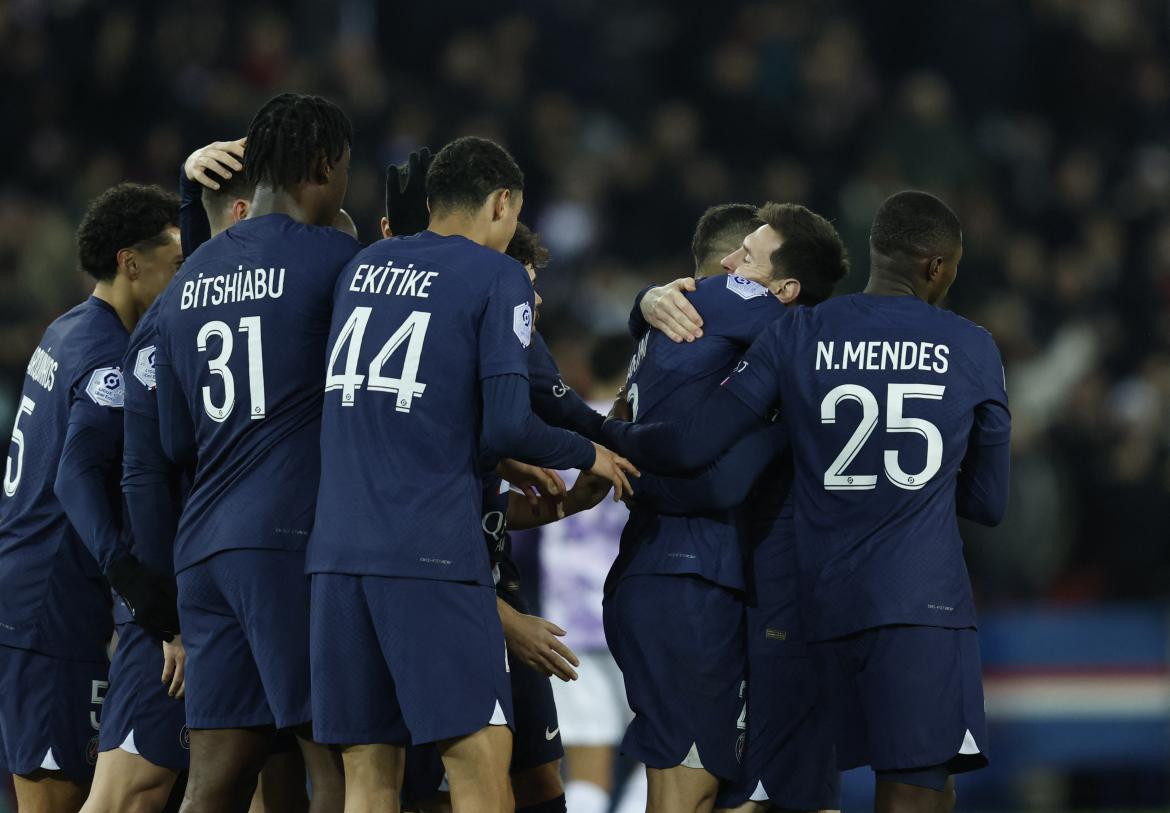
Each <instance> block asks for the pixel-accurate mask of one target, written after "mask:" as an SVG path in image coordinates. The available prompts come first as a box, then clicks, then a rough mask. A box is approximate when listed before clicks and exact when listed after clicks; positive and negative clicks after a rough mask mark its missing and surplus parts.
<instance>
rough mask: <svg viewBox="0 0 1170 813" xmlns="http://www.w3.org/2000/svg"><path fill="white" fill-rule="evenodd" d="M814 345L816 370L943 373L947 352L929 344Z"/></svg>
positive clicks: (818, 343) (864, 343) (868, 343)
mask: <svg viewBox="0 0 1170 813" xmlns="http://www.w3.org/2000/svg"><path fill="white" fill-rule="evenodd" d="M836 345H837V343H836V342H817V369H818V370H921V371H922V372H924V373H929V372H935V373H945V372H946V371H947V369H948V368H949V367H950V360H949V356H950V354H951V349H950V348H949V347H947V346H946V345H945V344H934V343H932V342H842V343H841V345H842V347H841V354H840V356H838V355H837V353H836V351H837V347H836Z"/></svg>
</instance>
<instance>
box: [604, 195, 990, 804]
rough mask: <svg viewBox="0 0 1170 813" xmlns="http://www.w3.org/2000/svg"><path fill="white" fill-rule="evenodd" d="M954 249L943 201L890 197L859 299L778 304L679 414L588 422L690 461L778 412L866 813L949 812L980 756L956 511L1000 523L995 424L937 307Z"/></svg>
mask: <svg viewBox="0 0 1170 813" xmlns="http://www.w3.org/2000/svg"><path fill="white" fill-rule="evenodd" d="M962 252H963V248H962V239H961V231H960V230H959V227H958V218H957V217H956V216H955V214H954V212H952V211H951V210H950V208H949V207H947V206H946V204H944V203H943V202H942V201H940V200H939V199H938V198H935V197H934V196H932V195H928V194H926V193H924V192H914V191H910V192H900V193H898V194H896V195H893V196H891V197H890V198H889V199H887V201H886V202H885V203H883V204H882V206H881V207H880V208H879V209H878V211H877V213H876V215H875V216H874V223H873V227H872V229H871V241H870V277H869V283H868V285H867V286H866V289H865V291H864V292H863V293H860V294H853V295H849V296H843V297H838V298H836V299H833V300H831V301H830V302H827V303H825V304H823V305H820V306H819V307H817V308H808V309H806V308H798V309H795V310H791V311H789V312H788V313H786V314H785V315H784V317H783V318H781V319H779V320H777V321H776V322H775V323H773V324H772V325H771V326H770V327H769V328H768V330H767V331H766V332H765V333H764V334H763V335H761V337H760V338H759V339H758V340H757V341H756V342H755V344H754V345H753V346H752V348H751V350H750V351H749V352H748V353H747V355H746V356H745V357H744V359H743V361H742V362H741V363H740V364H739V365H737V367H736V369H735V371H734V372H733V373H732V375H731V376H730V378H729V379H728V381H727V382H726V383H725V384H724V386H722V387H721V388H720V389H719V391H718V392H716V393H715V394H714V395H713V396H712V397H711V398H709V399H708V400H707V401H706V402H705V403H703V404H702V405H700V407H699V408H698V409H697V410H696V411H695V414H694V416H693V417H692V418H691V419H689V420H687V421H680V422H676V423H673V424H672V423H658V424H649V425H643V426H631V425H628V424H623V423H621V422H616V421H615V422H607V425H606V427H605V430H604V433H605V435H606V437H607V438H609V439H610V440H611V442H612V443H613V444H615V445H616V446H617V447H618V448H620V449H623V450H625V451H627V452H628V453H630V454H631V456H632V457H633V458H634V459H635V460H639V461H641V462H642V463H644V464H647V465H654V466H657V467H659V468H660V469H672V468H677V469H690V468H695V467H698V466H702V465H705V464H706V463H707V462H709V461H710V460H712V459H713V458H714V457H715V456H716V455H718V454H719V452H720V451H721V450H723V449H724V448H726V447H727V446H728V445H729V444H730V442H731V441H733V440H734V439H736V438H738V437H741V436H742V435H744V434H745V433H747V432H749V431H752V430H753V429H754V428H759V427H762V426H765V425H766V423H767V421H768V420H769V419H770V418H771V417H772V415H773V414H774V409H775V408H776V407H777V406H781V407H782V408H781V411H780V415H781V419H782V420H783V421H784V424H785V425H786V427H787V428H788V430H789V437H790V442H791V444H792V448H793V453H794V458H795V479H794V488H793V493H794V505H795V520H796V529H797V550H798V560H799V565H800V588H801V594H802V598H803V600H804V606H803V611H804V613H803V614H804V620H805V623H806V628H807V633H808V638H809V640H810V641H811V642H813V651H814V655H815V657H816V658H817V659H818V661H819V662H820V663H821V672H822V673H823V675H824V680H825V689H826V695H827V696H828V697H829V698H831V701H832V704H833V708H834V713H835V717H836V719H837V724H838V732H837V749H838V764H839V766H840V767H841V768H842V769H847V768H853V767H857V766H859V765H866V764H868V765H870V766H871V767H872V768H873V770H874V772H875V774H876V780H877V791H876V803H875V806H876V809H877V810H879V811H893V810H899V811H906V810H910V811H936V810H949V809H951V808H952V807H953V805H954V780H953V778H952V775H953V774H955V773H960V772H962V771H966V770H972V769H976V768H980V767H982V766H984V765H986V763H987V759H986V756H985V755H984V749H985V748H986V728H985V723H984V717H983V691H982V685H981V678H980V674H979V646H978V640H977V637H976V633H975V624H976V618H975V608H974V600H973V597H972V595H971V585H970V580H969V578H968V576H967V571H966V565H965V563H964V561H963V552H962V540H961V539H960V537H959V532H958V522H957V517H958V516H962V517H966V518H968V519H972V520H974V521H976V522H981V523H983V524H989V525H994V524H996V523H998V522H999V520H1000V519H1001V518H1002V515H1003V511H1004V507H1005V505H1006V500H1007V486H1008V463H1009V448H1008V443H1009V437H1010V415H1009V413H1008V410H1007V395H1006V393H1005V392H1004V381H1003V367H1002V364H1001V362H1000V357H999V351H998V350H997V348H996V346H995V342H994V340H993V339H992V337H991V335H990V334H989V333H988V332H987V331H986V330H983V329H982V328H980V327H978V326H977V325H974V324H972V323H970V322H968V321H966V320H964V319H961V318H960V317H958V316H955V315H954V314H952V313H950V312H948V311H945V310H942V309H940V308H938V307H936V305H937V303H939V302H940V301H941V300H942V299H943V298H944V297H945V295H946V293H947V291H948V289H949V288H950V286H951V283H952V282H953V281H954V279H955V275H956V273H957V269H958V264H959V260H960V258H961V256H962Z"/></svg>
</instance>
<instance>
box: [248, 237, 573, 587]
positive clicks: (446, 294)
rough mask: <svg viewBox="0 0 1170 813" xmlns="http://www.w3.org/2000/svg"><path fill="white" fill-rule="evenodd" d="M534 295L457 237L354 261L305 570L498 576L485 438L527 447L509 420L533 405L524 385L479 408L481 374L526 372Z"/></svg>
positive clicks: (332, 373)
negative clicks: (487, 518) (491, 556)
mask: <svg viewBox="0 0 1170 813" xmlns="http://www.w3.org/2000/svg"><path fill="white" fill-rule="evenodd" d="M233 231H234V229H233ZM532 302H533V293H532V285H531V283H530V282H529V280H528V275H527V274H526V273H525V271H524V268H523V267H522V266H521V265H520V264H519V263H517V262H516V261H515V260H513V259H511V258H510V257H507V256H505V255H503V254H500V253H499V252H497V251H493V250H492V249H490V248H487V247H485V246H481V245H479V244H477V243H474V242H472V241H470V240H468V239H466V238H464V237H459V236H450V237H440V236H439V235H436V234H435V233H433V232H430V231H424V232H421V233H420V234H417V235H414V236H411V237H399V238H394V239H391V240H382V241H380V242H378V243H375V244H374V245H372V246H370V247H369V248H366V249H365V250H363V251H362V252H361V253H359V254H358V255H357V256H356V257H354V258H353V260H352V261H351V262H350V263H349V264H348V265H347V266H346V268H345V270H344V272H342V274H341V275H340V278H339V279H338V282H337V286H336V291H335V297H334V311H333V325H332V329H331V332H330V338H329V342H328V348H329V351H328V356H327V359H328V362H329V363H328V378H327V380H326V392H325V399H324V400H325V406H324V413H323V420H322V429H321V446H320V448H321V461H322V470H321V490H320V495H319V500H318V504H317V518H316V523H315V525H314V527H313V535H312V539H311V541H310V543H309V551H308V567H309V572H312V573H321V572H332V573H364V574H378V575H383V576H405V577H411V578H426V579H444V580H452V581H473V582H476V583H479V584H482V585H485V586H490V585H491V584H492V581H491V567H490V564H489V560H488V556H487V550H486V549H485V546H484V545H483V543H482V541H481V540H482V538H483V537H482V530H481V527H480V523H481V520H482V509H483V504H482V499H481V495H482V482H481V472H482V461H481V449H480V447H481V443H480V440H481V434H482V435H483V437H484V439H485V440H488V441H494V442H496V443H498V444H500V445H508V444H513V443H519V444H521V445H523V444H524V443H526V442H527V441H526V440H525V439H523V438H519V437H517V436H516V431H515V427H516V426H520V425H528V421H530V420H531V419H530V418H526V417H525V416H527V415H529V414H530V413H531V407H530V406H529V396H528V390H527V387H526V386H519V392H513V393H512V395H513V398H511V399H508V401H509V405H505V406H502V407H501V405H497V404H488V405H487V408H489V409H491V410H492V411H493V414H492V415H485V414H484V409H485V403H484V398H485V391H486V390H485V386H484V384H483V383H482V382H484V381H486V380H488V379H491V378H493V377H502V378H509V379H512V381H511V382H505V384H510V385H511V386H512V387H513V388H515V387H516V386H518V385H519V384H522V383H523V382H522V381H521V380H520V379H521V378H523V379H527V377H528V353H527V346H528V344H529V343H530V340H531V328H532ZM390 377H394V378H393V380H389V379H390ZM411 377H413V378H414V379H415V381H414V382H408V381H407V379H409V378H411ZM517 401H518V402H522V406H521V403H518V402H517ZM497 407H501V409H502V410H506V411H507V412H508V414H500V415H496V414H495V411H496V408H497ZM503 422H506V423H508V424H509V427H508V429H507V430H506V431H503V432H501V433H500V435H499V436H497V435H496V431H497V430H498V429H499V428H500V427H499V424H500V423H503ZM482 423H486V424H488V426H485V427H483V431H482V432H481V424H482ZM575 442H579V443H584V442H583V441H581V440H580V439H576V441H575ZM586 445H587V444H586ZM495 451H496V452H497V453H505V454H512V453H513V452H514V451H515V450H514V449H508V448H499V449H496V450H495ZM529 451H531V452H532V453H534V454H535V453H537V452H540V453H542V454H543V453H544V452H545V451H547V449H546V450H537V449H531V450H529ZM572 462H573V463H574V464H578V465H584V464H585V463H586V462H587V461H585V460H580V459H575V460H573V461H572Z"/></svg>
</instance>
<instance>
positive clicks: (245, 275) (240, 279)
mask: <svg viewBox="0 0 1170 813" xmlns="http://www.w3.org/2000/svg"><path fill="white" fill-rule="evenodd" d="M283 293H284V269H283V268H249V269H247V270H245V269H244V266H242V265H241V266H240V267H239V269H238V270H236V271H232V272H230V273H227V274H216V275H215V276H213V277H204V276H203V273H202V272H200V274H199V276H198V277H197V278H196V279H189V280H187V281H186V282H184V283H183V296H182V301H181V302H180V303H179V309H180V310H187V309H188V308H205V307H207V306H208V305H226V304H228V303H231V302H247V301H248V300H252V299H279V298H280V296H281V294H283Z"/></svg>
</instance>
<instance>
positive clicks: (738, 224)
mask: <svg viewBox="0 0 1170 813" xmlns="http://www.w3.org/2000/svg"><path fill="white" fill-rule="evenodd" d="M762 225H764V222H763V221H762V220H760V216H759V210H758V209H756V207H755V206H752V205H751V204H750V203H721V204H719V205H718V206H712V207H710V208H709V209H707V211H705V212H703V216H702V217H700V218H699V222H698V223H696V224H695V236H694V237H692V238H691V254H692V255H693V256H694V258H695V270H696V271H698V270H699V269H700V268H701V267H702V266H703V265H704V264H706V263H707V262H708V261H710V260H722V259H723V258H724V257H726V256H727V255H728V254H730V253H731V252H733V251H735V250H736V249H737V248H739V246H740V243H742V242H743V238H744V237H745V236H747V235H749V234H751V233H752V232H754V231H755V230H756V229H758V228H759V227H760V226H762ZM716 255H718V256H716Z"/></svg>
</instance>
